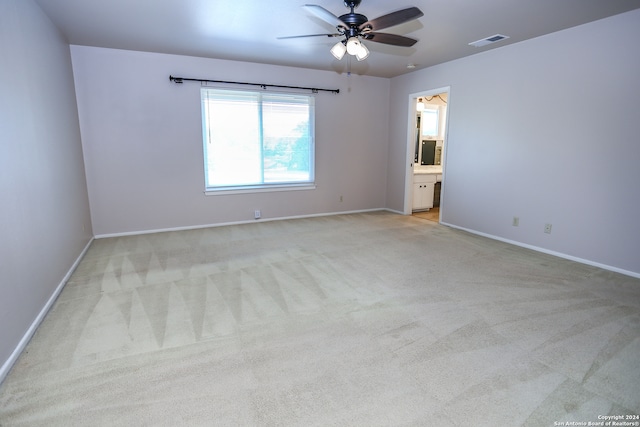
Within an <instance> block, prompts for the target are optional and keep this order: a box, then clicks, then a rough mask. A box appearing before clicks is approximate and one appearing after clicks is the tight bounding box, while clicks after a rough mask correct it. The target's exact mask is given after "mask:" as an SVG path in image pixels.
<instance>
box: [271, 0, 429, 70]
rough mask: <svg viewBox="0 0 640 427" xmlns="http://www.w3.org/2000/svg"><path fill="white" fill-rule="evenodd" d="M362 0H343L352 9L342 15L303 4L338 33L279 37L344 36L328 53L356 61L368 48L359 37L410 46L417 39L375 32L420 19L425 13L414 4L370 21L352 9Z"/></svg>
mask: <svg viewBox="0 0 640 427" xmlns="http://www.w3.org/2000/svg"><path fill="white" fill-rule="evenodd" d="M361 1H362V0H345V1H344V5H345V6H346V7H348V8H350V9H351V12H350V13H346V14H344V15H341V16H335V15H334V14H333V13H331V12H329V11H328V10H327V9H325V8H323V7H322V6H318V5H315V4H306V5H304V6H303V7H304V9H306V10H307V12H309V13H311V14H313V15H315V16H316V17H318V18H320V19H322V20H323V21H325V22H328V23H329V24H331V25H333V26H335V27H336V30H337V32H336V33H329V34H309V35H303V36H289V37H278V38H279V39H292V38H300V37H323V36H324V37H344V39H343V40H342V41H339V42H338V43H336V44H335V46H333V47H332V48H331V53H332V54H333V56H335V57H336V59H338V60H340V59H342V57H343V56H344V54H345V53H349V54H350V55H353V56H355V57H356V59H357V60H358V61H362V60H363V59H366V58H367V57H368V56H369V50H368V49H367V48H366V47H365V45H363V44H362V42H361V41H360V39H363V40H369V41H372V42H377V43H384V44H389V45H393V46H403V47H410V46H413V45H414V44H415V43H416V42H417V41H418V40H415V39H412V38H409V37H405V36H399V35H397V34H389V33H380V32H378V31H379V30H382V29H385V28H388V27H393V26H394V25H399V24H403V23H405V22H409V21H412V20H414V19H418V18H420V17H421V16H422V15H424V14H423V13H422V11H421V10H420V9H418V8H417V7H409V8H407V9H402V10H398V11H396V12H391V13H389V14H386V15H383V16H380V17H378V18H376V19H372V20H369V18H367V17H366V16H364V15H361V14H359V13H355V12H354V9H355V8H357V7H358V6H359V5H360V2H361Z"/></svg>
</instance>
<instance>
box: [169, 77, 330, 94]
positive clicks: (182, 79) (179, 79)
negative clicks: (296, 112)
mask: <svg viewBox="0 0 640 427" xmlns="http://www.w3.org/2000/svg"><path fill="white" fill-rule="evenodd" d="M169 80H171V81H172V82H175V83H183V82H200V83H224V84H232V85H248V86H260V87H261V88H262V89H266V88H267V87H278V88H286V89H302V90H310V91H311V92H313V93H318V92H320V91H322V92H331V93H336V94H337V93H340V89H319V88H316V87H301V86H284V85H268V84H264V83H245V82H229V81H224V80H207V79H188V78H186V77H174V76H169Z"/></svg>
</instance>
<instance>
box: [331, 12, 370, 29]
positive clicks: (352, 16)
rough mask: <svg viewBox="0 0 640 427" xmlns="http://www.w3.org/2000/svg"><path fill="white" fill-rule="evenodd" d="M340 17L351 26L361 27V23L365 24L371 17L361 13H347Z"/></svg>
mask: <svg viewBox="0 0 640 427" xmlns="http://www.w3.org/2000/svg"><path fill="white" fill-rule="evenodd" d="M338 19H340V20H341V21H342V22H344V23H345V24H347V25H349V26H350V27H359V26H360V25H362V24H364V23H365V22H367V21H368V20H369V18H367V17H366V16H364V15H361V14H359V13H347V14H345V15H342V16H340V17H338Z"/></svg>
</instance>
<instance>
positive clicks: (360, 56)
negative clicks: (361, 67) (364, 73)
mask: <svg viewBox="0 0 640 427" xmlns="http://www.w3.org/2000/svg"><path fill="white" fill-rule="evenodd" d="M368 56H369V49H367V47H366V46H365V45H364V44H362V43H360V49H358V51H357V52H356V59H357V60H358V61H362V60H365V59H367V57H368Z"/></svg>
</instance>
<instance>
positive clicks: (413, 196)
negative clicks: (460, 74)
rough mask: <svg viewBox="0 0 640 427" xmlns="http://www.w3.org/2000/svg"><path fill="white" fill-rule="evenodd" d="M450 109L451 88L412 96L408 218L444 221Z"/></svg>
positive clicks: (405, 209) (409, 137)
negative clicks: (444, 190) (412, 216)
mask: <svg viewBox="0 0 640 427" xmlns="http://www.w3.org/2000/svg"><path fill="white" fill-rule="evenodd" d="M448 107H449V87H444V88H438V89H432V90H425V91H421V92H418V93H413V94H410V95H409V110H408V111H409V117H408V125H407V126H408V128H407V129H408V130H407V153H408V157H409V158H408V159H407V160H408V165H409V166H408V168H407V171H406V179H405V184H406V185H405V203H404V213H405V215H414V216H416V217H419V218H422V219H427V220H430V221H435V222H440V221H441V218H442V212H443V209H444V208H445V206H444V203H443V200H444V198H443V197H442V196H443V189H444V187H445V186H444V177H445V174H446V172H445V170H446V165H445V163H446V151H447V150H446V147H447V123H448V113H449V108H448Z"/></svg>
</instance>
